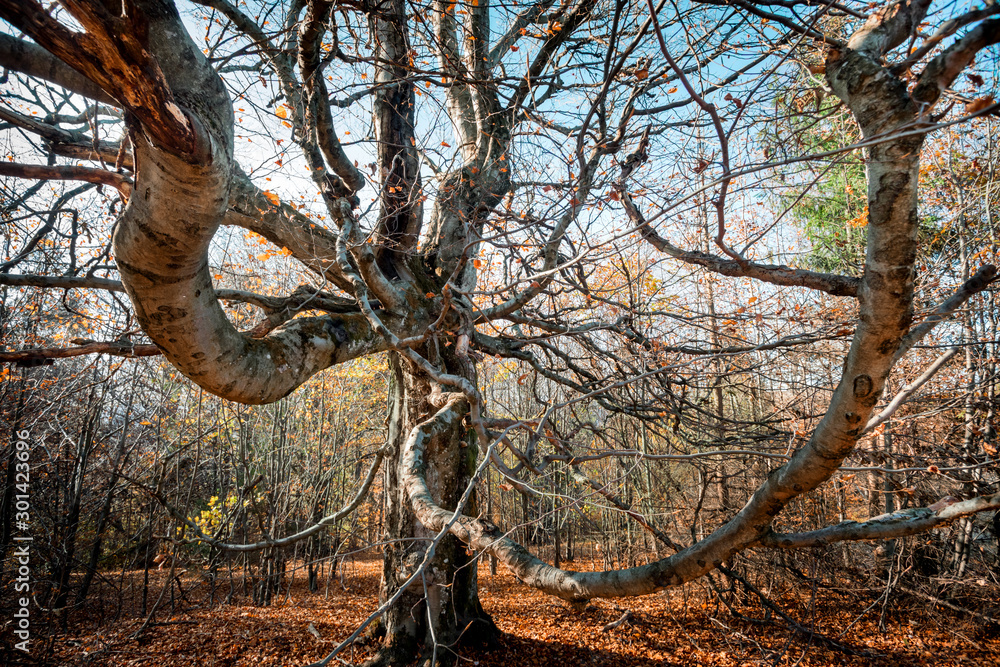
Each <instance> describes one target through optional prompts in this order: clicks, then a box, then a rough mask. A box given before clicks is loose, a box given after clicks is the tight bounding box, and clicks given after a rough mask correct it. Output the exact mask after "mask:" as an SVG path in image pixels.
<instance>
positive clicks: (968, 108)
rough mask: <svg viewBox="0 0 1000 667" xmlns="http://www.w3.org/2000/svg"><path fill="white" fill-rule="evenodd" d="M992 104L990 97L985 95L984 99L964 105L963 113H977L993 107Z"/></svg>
mask: <svg viewBox="0 0 1000 667" xmlns="http://www.w3.org/2000/svg"><path fill="white" fill-rule="evenodd" d="M993 103H994V101H993V96H992V95H986V96H985V97H980V98H978V99H975V100H972V101H971V102H969V103H968V104H966V105H965V113H967V114H974V113H979V112H980V111H982V110H983V109H987V108H989V107H991V106H993Z"/></svg>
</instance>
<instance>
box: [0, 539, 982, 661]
mask: <svg viewBox="0 0 1000 667" xmlns="http://www.w3.org/2000/svg"><path fill="white" fill-rule="evenodd" d="M575 565H576V566H577V567H578V568H579V567H580V564H579V563H576V564H575ZM380 570H381V562H380V561H379V560H377V559H376V558H374V557H368V558H365V559H359V560H355V561H353V562H351V561H348V562H346V564H345V565H344V566H343V567H342V571H341V573H340V574H341V576H342V579H341V578H335V579H333V580H332V581H331V582H330V584H329V590H328V593H327V592H326V591H324V590H323V589H324V588H325V583H326V582H325V580H324V581H323V584H324V586H322V587H321V590H320V591H319V592H318V593H309V592H308V589H307V586H306V582H305V576H304V571H303V570H297V571H296V572H295V574H294V578H293V582H292V586H291V590H290V591H289V592H288V593H285V594H282V595H281V596H280V598H279V599H278V600H276V601H275V602H274V603H273V604H272V605H270V606H267V607H260V606H252V605H250V604H249V603H245V602H244V603H239V604H224V603H222V601H221V598H224V597H225V595H226V594H227V592H228V591H229V584H228V581H222V582H220V584H219V586H218V587H217V589H216V591H215V601H214V603H213V602H211V601H210V598H209V594H208V587H207V584H206V583H205V579H204V577H203V576H202V575H201V573H199V572H197V571H195V570H193V569H191V570H188V571H186V572H184V573H183V574H182V575H181V577H180V579H181V581H182V585H183V588H184V596H180V595H179V594H178V593H177V590H176V588H174V589H173V592H174V602H173V612H171V602H170V594H169V593H167V594H165V595H164V598H163V602H161V606H160V611H159V612H158V613H157V614H156V616H155V617H154V619H153V620H152V621H151V622H150V623H149V625H148V626H146V627H145V628H144V629H142V630H141V632H138V633H137V631H139V630H140V628H141V627H142V626H143V620H144V619H143V617H142V616H140V615H139V614H138V613H137V612H138V609H136V610H133V611H132V612H129V610H123V611H124V613H122V614H121V617H120V618H119V619H117V620H115V621H114V622H111V620H110V619H108V618H107V617H105V618H104V620H103V622H102V623H100V624H98V623H97V621H98V619H97V618H82V619H78V620H75V621H74V623H73V624H72V625H71V626H70V631H69V632H67V633H55V632H51V631H49V630H48V629H47V628H44V627H43V628H40V629H39V628H36V629H35V630H34V641H33V643H32V652H31V654H30V655H27V656H26V655H24V654H23V653H17V654H13V653H8V656H9V657H10V658H11V660H10V661H8V660H0V662H3V664H5V665H12V666H13V665H15V664H23V665H60V666H63V665H65V666H67V667H68V666H70V665H115V666H118V665H123V666H124V665H129V666H131V665H135V666H150V667H181V666H188V665H191V666H194V665H198V666H204V667H249V666H251V665H254V666H256V665H267V666H270V665H274V666H277V665H289V666H292V665H305V664H308V663H310V662H313V661H316V660H319V659H320V658H322V657H323V656H325V655H326V654H327V653H328V652H329V651H330V650H332V649H333V648H334V647H335V646H337V644H338V643H339V642H340V641H342V640H343V639H344V638H346V637H347V636H348V635H350V633H351V632H353V631H354V629H355V628H357V627H358V625H359V624H360V623H361V622H363V621H364V619H365V618H367V616H368V615H369V614H371V612H372V611H373V610H374V609H375V607H376V597H377V591H378V582H379V576H380ZM128 574H133V573H128ZM142 574H143V573H142V572H141V571H140V572H137V573H134V576H135V578H136V579H137V580H138V581H139V582H141V581H142ZM150 576H151V580H150V587H149V598H148V600H149V604H150V605H152V603H153V602H154V601H155V600H156V599H157V597H158V596H159V594H160V591H161V590H162V589H163V586H164V584H165V583H166V582H167V572H157V571H152V572H151V573H150ZM220 579H221V577H220ZM236 581H237V582H238V581H239V580H236ZM133 583H134V581H133ZM480 586H481V598H482V600H483V605H484V607H485V608H486V611H487V612H489V613H490V614H491V615H492V616H493V619H494V620H495V621H496V624H497V626H498V627H499V628H500V630H501V631H502V632H503V635H502V636H501V637H500V639H499V641H498V643H497V644H496V645H494V646H493V647H492V648H491V649H488V650H487V649H465V648H458V649H457V651H458V654H459V656H460V658H461V659H460V660H459V664H460V665H477V666H482V667H487V666H490V667H521V666H533V665H545V666H548V665H552V666H560V667H561V666H564V665H565V666H574V665H587V666H591V665H606V666H609V667H610V666H621V667H625V666H629V667H631V666H633V665H634V666H647V665H648V666H652V665H657V666H672V665H711V666H718V667H731V666H737V665H891V666H892V667H905V666H908V665H935V666H937V665H941V666H945V665H978V666H988V665H1000V628H998V627H996V626H992V627H991V626H989V625H988V624H986V623H984V622H982V621H976V620H975V619H971V620H970V619H969V618H963V617H962V616H961V615H960V614H955V613H954V612H951V611H948V610H944V609H938V608H932V607H931V605H930V604H929V603H926V602H923V601H919V600H917V599H909V600H905V599H901V602H900V603H897V605H894V606H893V607H892V608H889V609H887V610H886V615H885V618H884V622H885V624H886V629H885V631H880V630H879V629H878V625H879V618H880V615H881V614H882V613H883V612H882V606H881V604H878V603H877V599H876V598H875V597H873V596H872V595H867V596H862V595H856V594H850V593H849V592H832V591H823V592H822V595H819V596H817V597H816V598H813V597H812V591H811V589H808V588H805V589H803V590H802V591H800V594H798V595H796V594H795V593H794V592H792V593H790V594H789V593H787V592H786V594H784V595H782V596H781V597H780V598H779V599H778V600H777V601H779V602H780V603H781V604H782V605H783V606H784V608H785V609H786V611H787V612H788V613H789V614H790V615H791V616H793V617H794V618H796V619H798V620H799V622H800V623H802V624H803V625H812V626H813V627H814V629H815V632H817V633H821V634H822V637H825V638H826V639H828V640H834V641H835V643H836V644H837V645H831V643H830V641H826V640H824V639H822V638H821V637H819V636H816V635H813V636H810V635H808V634H806V633H803V632H801V631H794V630H791V629H789V627H788V626H787V624H786V623H785V622H784V621H782V620H781V619H778V622H772V621H766V622H765V621H763V620H762V619H763V618H765V616H766V615H765V613H764V610H763V609H762V608H761V607H760V606H755V605H750V604H744V605H743V606H741V607H740V612H741V613H742V614H744V615H745V616H744V617H743V618H740V617H738V616H736V615H734V614H732V613H731V612H730V610H729V609H727V607H726V606H725V605H722V604H720V602H719V599H718V597H717V596H710V595H709V594H708V588H707V586H704V585H697V584H696V585H694V586H688V587H686V588H685V589H678V590H671V591H667V592H665V593H662V594H659V595H651V596H646V597H643V598H638V599H630V600H614V601H609V600H597V601H595V602H594V603H593V604H592V605H591V606H590V607H588V609H587V610H586V611H584V612H582V613H574V612H572V611H570V610H569V609H568V608H566V607H565V606H564V605H562V604H561V603H560V602H559V601H558V600H555V599H553V598H550V597H547V596H545V595H542V594H541V593H539V592H537V591H535V590H533V589H529V588H527V587H525V586H523V585H521V584H519V583H517V581H516V580H515V579H514V577H513V576H512V575H511V574H510V573H508V572H506V571H504V570H503V569H502V568H501V569H500V571H498V573H497V574H496V575H491V574H490V572H489V568H488V567H487V566H486V565H485V564H483V565H482V566H481V570H480ZM873 603H876V604H873ZM898 604H906V605H907V606H906V608H905V609H904V608H901V607H899V606H898ZM866 608H867V609H866ZM626 611H629V612H631V618H630V619H629V620H627V621H625V622H623V623H621V624H620V625H619V626H617V627H616V628H614V629H607V630H606V629H604V627H605V626H606V625H608V624H609V623H612V622H614V621H616V620H618V619H620V618H621V617H622V616H623V615H624V613H625V612H626ZM104 613H105V614H107V613H108V612H107V611H106V610H105V612H104ZM748 617H751V618H748ZM774 618H777V617H774ZM310 624H312V626H313V627H314V628H315V629H316V630H317V631H318V633H319V636H318V637H316V636H314V634H313V633H311V632H310V631H309V626H310ZM33 627H34V626H33ZM9 634H10V633H9V632H7V631H4V633H3V635H5V636H4V637H3V643H4V644H5V646H3V647H2V649H0V650H3V651H4V652H7V651H9V650H10V645H9V641H8V639H9V638H8V637H7V636H6V635H9ZM373 649H374V646H373V645H372V644H371V643H356V644H354V645H353V646H352V647H350V648H348V649H347V650H346V651H345V652H344V653H342V654H341V656H342V657H343V658H344V659H345V660H347V661H348V662H350V663H352V664H358V663H360V662H361V661H362V660H363V659H364V658H365V657H367V656H368V655H371V653H372V651H373ZM334 664H337V663H334ZM340 664H343V663H340Z"/></svg>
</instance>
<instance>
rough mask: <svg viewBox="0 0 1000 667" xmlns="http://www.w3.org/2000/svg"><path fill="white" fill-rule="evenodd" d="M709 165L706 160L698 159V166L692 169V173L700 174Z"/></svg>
mask: <svg viewBox="0 0 1000 667" xmlns="http://www.w3.org/2000/svg"><path fill="white" fill-rule="evenodd" d="M709 164H710V163H709V161H708V160H706V159H705V158H698V164H697V166H695V168H694V173H696V174H700V173H701V172H703V171H705V170H706V169H708V165H709Z"/></svg>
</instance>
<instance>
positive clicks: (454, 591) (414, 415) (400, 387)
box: [369, 354, 497, 665]
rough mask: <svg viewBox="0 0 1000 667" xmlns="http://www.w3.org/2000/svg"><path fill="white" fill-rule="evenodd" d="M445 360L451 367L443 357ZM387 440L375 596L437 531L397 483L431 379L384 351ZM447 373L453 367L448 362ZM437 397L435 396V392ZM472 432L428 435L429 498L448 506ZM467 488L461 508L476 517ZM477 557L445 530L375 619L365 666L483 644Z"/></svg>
mask: <svg viewBox="0 0 1000 667" xmlns="http://www.w3.org/2000/svg"><path fill="white" fill-rule="evenodd" d="M447 361H448V362H451V363H447V362H446V364H447V365H448V366H450V365H455V366H458V363H457V360H455V359H449V360H447ZM390 369H391V370H390V380H389V401H388V403H389V441H390V443H391V450H390V453H389V455H388V456H387V457H386V461H387V464H386V473H385V474H386V477H385V489H386V517H385V519H386V520H385V530H386V535H385V539H386V543H387V545H386V547H385V551H384V561H383V570H382V587H381V591H380V600H381V601H382V602H384V601H385V600H388V599H389V598H390V597H392V596H393V595H394V594H395V593H396V592H397V591H398V590H399V587H400V586H401V585H402V584H403V583H405V581H406V580H407V579H408V578H409V577H410V576H411V575H412V574H413V572H415V571H416V570H417V569H418V568H419V567H420V565H421V563H422V562H423V560H424V556H425V554H426V553H427V549H428V547H429V546H430V544H431V541H432V540H433V539H434V538H435V537H436V533H435V532H432V531H428V530H427V529H426V528H424V527H423V526H422V525H421V524H420V522H419V521H417V519H416V517H415V516H414V514H413V510H412V508H411V504H410V499H409V498H408V496H407V492H406V488H405V486H404V484H402V483H401V475H400V470H399V463H400V455H401V453H402V451H403V443H404V442H405V440H406V438H407V436H408V435H409V433H410V431H411V430H412V429H413V427H414V426H415V425H417V424H418V423H419V422H421V421H423V420H425V419H427V418H428V417H429V416H431V415H433V414H434V412H435V410H436V408H435V407H434V406H433V405H432V403H431V401H433V400H434V396H435V394H434V392H433V391H432V390H433V387H432V384H431V382H430V381H429V380H428V379H427V378H426V377H423V376H421V375H418V374H417V373H415V372H414V371H413V370H411V369H410V368H409V366H408V362H407V361H406V360H405V359H402V358H400V357H399V356H398V355H396V354H391V355H390ZM447 372H455V370H454V369H452V368H447ZM438 395H439V394H438ZM470 442H472V441H471V437H470V436H468V435H467V433H466V431H465V429H464V428H462V427H461V426H457V427H456V428H454V429H452V430H451V431H450V432H448V433H446V434H444V435H441V436H439V437H435V438H434V439H433V440H432V441H431V443H430V445H429V446H428V448H427V459H426V460H427V464H428V472H427V482H428V486H429V487H430V489H431V493H432V495H433V497H434V500H435V501H436V502H437V503H439V504H440V505H441V506H443V507H445V508H448V509H454V507H455V506H456V504H457V502H458V499H459V498H460V497H461V495H462V493H463V492H464V491H465V489H466V487H467V486H468V484H469V481H470V479H471V476H472V474H473V472H474V471H475V466H476V455H477V452H478V449H477V447H476V446H475V445H474V444H470ZM475 503H476V499H475V494H473V496H472V498H471V499H470V502H469V504H468V505H467V506H466V507H465V512H464V513H465V514H472V515H476V514H477V510H476V506H475ZM477 566H478V561H477V560H476V559H475V558H474V554H472V552H469V551H467V550H466V548H465V545H464V544H462V543H461V542H460V541H459V540H458V539H457V538H455V537H454V536H452V535H447V536H445V537H444V538H443V539H442V540H441V542H440V543H439V544H438V545H437V547H436V548H435V550H434V555H433V558H432V559H431V561H430V563H428V565H427V566H426V568H425V569H424V575H423V578H422V579H421V578H418V579H417V580H416V581H415V582H414V583H413V584H412V585H411V586H410V588H409V589H408V590H406V591H405V592H404V593H403V594H402V595H401V596H400V598H399V599H398V600H397V601H396V603H395V604H393V605H392V606H391V607H390V608H389V609H388V611H387V612H386V613H385V615H384V616H383V618H382V619H381V627H380V628H378V629H377V633H378V634H379V635H380V636H382V637H383V645H382V649H381V650H380V652H379V653H378V655H377V656H376V657H375V658H374V659H373V660H372V661H371V662H370V663H369V664H371V665H376V664H378V665H402V664H411V663H412V661H413V659H414V658H415V657H419V664H421V665H424V664H426V665H431V664H432V663H433V661H434V660H435V659H436V660H437V663H438V664H447V663H449V662H451V661H452V660H453V654H452V653H451V652H450V651H448V650H447V649H443V648H442V647H443V646H451V645H452V644H454V643H455V642H457V641H458V640H462V641H463V642H472V643H488V642H490V641H492V638H493V635H494V633H495V632H497V629H496V626H495V625H494V624H493V621H492V619H491V618H490V617H489V616H488V615H487V614H486V612H485V611H483V608H482V605H481V604H480V602H479V589H478V567H477Z"/></svg>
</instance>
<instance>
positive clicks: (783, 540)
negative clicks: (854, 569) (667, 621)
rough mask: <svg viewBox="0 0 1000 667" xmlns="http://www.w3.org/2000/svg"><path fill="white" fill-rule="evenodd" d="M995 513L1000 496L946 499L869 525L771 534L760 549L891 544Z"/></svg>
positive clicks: (849, 524) (847, 523) (849, 523)
mask: <svg viewBox="0 0 1000 667" xmlns="http://www.w3.org/2000/svg"><path fill="white" fill-rule="evenodd" d="M995 509H1000V493H995V494H993V495H992V496H979V497H977V498H970V499H969V500H962V501H959V500H955V499H954V498H946V499H944V500H941V501H938V502H937V503H935V504H934V505H931V506H930V507H916V508H912V509H906V510H900V511H898V512H892V513H891V514H883V515H881V516H877V517H874V518H872V519H869V520H867V521H860V522H859V521H844V522H842V523H838V524H836V525H834V526H827V527H826V528H820V529H819V530H811V531H809V532H805V533H775V532H769V533H767V534H766V535H764V536H763V537H761V539H760V545H761V546H765V547H779V548H782V549H801V548H804V547H817V546H825V545H828V544H834V543H835V542H857V541H861V540H888V539H894V538H897V537H906V536H908V535H916V534H918V533H926V532H927V531H929V530H932V529H934V528H938V527H940V526H943V525H945V524H949V523H951V522H952V521H955V520H956V519H961V518H962V517H965V516H969V515H972V514H978V513H979V512H987V511H989V510H995Z"/></svg>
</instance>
